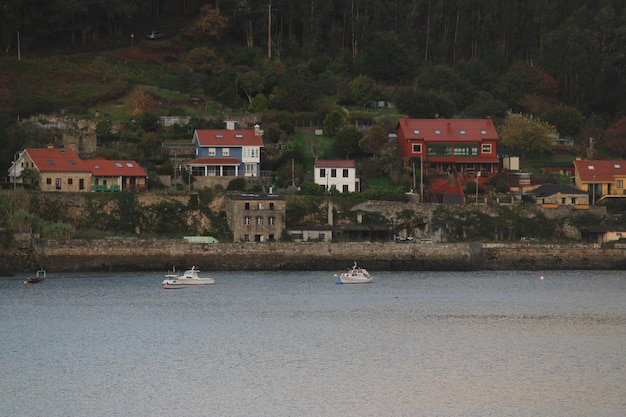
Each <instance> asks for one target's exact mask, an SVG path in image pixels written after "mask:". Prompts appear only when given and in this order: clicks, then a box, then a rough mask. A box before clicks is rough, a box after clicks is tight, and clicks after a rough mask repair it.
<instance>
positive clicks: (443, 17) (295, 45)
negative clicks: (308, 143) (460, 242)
mask: <svg viewBox="0 0 626 417" xmlns="http://www.w3.org/2000/svg"><path fill="white" fill-rule="evenodd" d="M207 3H208V4H207ZM0 28H1V32H0V40H1V41H2V52H3V55H4V57H3V58H2V60H1V61H0V109H1V110H0V113H1V114H0V116H1V117H2V120H3V125H4V126H7V125H9V124H11V123H12V122H14V121H15V119H16V116H21V117H24V116H26V115H28V114H32V113H37V112H53V111H59V110H60V109H61V108H65V109H67V108H74V109H75V108H83V109H85V108H88V107H91V106H93V105H94V104H97V103H102V102H105V101H111V100H115V99H118V98H119V97H122V96H124V95H128V94H129V93H130V92H131V91H132V87H133V86H134V85H137V84H156V85H159V86H160V87H163V88H173V89H175V90H177V91H181V92H184V93H190V94H194V95H199V96H202V97H203V98H205V99H207V100H210V101H212V102H214V103H220V105H222V106H225V107H226V108H228V109H232V110H235V111H248V110H251V111H255V112H268V111H286V112H291V113H304V112H312V113H314V114H316V117H317V118H318V119H322V120H323V119H324V117H325V116H326V115H327V114H328V113H330V112H331V111H332V109H333V107H334V106H335V105H342V106H352V107H354V108H359V107H360V108H364V107H367V106H369V105H370V104H371V103H372V102H373V101H374V100H381V101H383V100H386V101H391V102H393V103H395V104H396V106H397V109H398V111H399V113H401V114H407V115H409V116H412V117H435V116H436V115H439V116H442V117H486V116H492V117H494V118H496V119H498V118H500V119H501V118H503V117H505V115H506V113H507V112H508V111H510V110H512V111H513V112H521V113H526V114H529V115H533V116H536V117H540V118H541V119H542V120H544V121H546V122H548V123H550V124H551V125H553V126H554V127H555V128H556V130H557V131H558V133H559V134H560V135H561V136H570V137H574V138H576V139H577V140H578V141H579V143H581V144H583V145H585V144H586V143H588V140H589V138H590V137H594V138H595V140H596V144H595V145H596V147H597V148H598V149H603V148H604V149H606V150H609V151H610V152H611V153H612V154H613V155H619V156H620V157H623V156H624V155H625V153H626V146H625V145H624V142H625V140H624V139H625V138H626V123H625V122H624V120H621V119H622V117H623V116H624V115H625V114H626V111H625V109H626V77H624V68H625V57H626V29H625V28H626V7H625V5H624V2H623V1H614V0H600V1H597V2H589V1H583V0H550V1H547V0H511V1H507V2H501V1H497V2H496V1H490V0H471V1H470V0H457V1H454V2H451V1H443V0H267V1H264V2H259V1H252V0H221V1H212V2H205V1H200V0H184V1H183V0H137V1H134V2H126V1H111V0H58V1H53V2H41V1H35V0H5V1H4V2H3V7H2V8H1V9H0ZM148 30H159V31H161V32H163V33H164V35H165V36H164V38H163V39H159V40H155V41H151V42H150V43H149V44H148V42H147V41H146V40H145V39H144V38H145V34H146V32H147V31H148ZM131 33H132V34H133V35H134V37H133V38H130V34H131ZM76 52H83V53H84V52H90V53H91V55H88V56H89V58H77V57H76V55H75V53H76ZM69 53H74V54H73V55H67V54H69ZM94 53H95V54H96V56H98V54H100V57H99V58H94ZM55 55H56V56H61V55H64V57H63V58H58V59H57V60H56V61H50V59H51V58H50V57H51V56H55ZM18 59H19V61H18ZM38 64H39V65H42V66H45V68H41V67H39V68H38V67H37V65H38ZM132 64H141V67H136V68H135V69H134V70H133V71H130V70H129V69H128V65H132ZM150 65H152V66H153V67H154V68H157V69H153V70H147V69H146V68H147V67H148V66H150ZM138 68H140V69H138ZM158 70H161V71H162V72H160V73H157V71H158ZM29 71H33V73H31V77H32V78H30V79H28V78H25V77H26V75H25V74H29ZM37 71H39V72H40V73H39V74H38V73H37ZM43 71H45V72H43ZM163 71H165V72H163ZM33 74H36V75H33ZM37 74H38V75H37ZM77 83H78V84H83V85H85V86H87V85H89V88H87V87H85V88H83V89H82V90H81V91H80V92H77V91H75V88H76V87H75V86H76V85H77ZM54 85H57V86H59V85H60V87H58V88H57V89H52V86H54ZM35 87H36V88H37V89H39V90H43V91H39V90H36V91H35ZM46 89H50V92H49V93H48V94H46V93H45V90H46ZM281 129H285V126H284V125H283V126H281ZM287 130H289V129H287ZM9 136H10V135H8V134H7V133H6V132H4V131H3V132H0V139H1V138H3V137H9ZM17 146H18V144H17V143H14V144H13V146H12V147H17ZM12 151H15V149H12ZM5 152H6V150H5ZM4 155H6V153H5V154H4ZM9 155H10V153H9Z"/></svg>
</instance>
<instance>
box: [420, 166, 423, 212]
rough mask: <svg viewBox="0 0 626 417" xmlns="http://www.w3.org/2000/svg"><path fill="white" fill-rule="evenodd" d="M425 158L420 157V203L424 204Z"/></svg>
mask: <svg viewBox="0 0 626 417" xmlns="http://www.w3.org/2000/svg"><path fill="white" fill-rule="evenodd" d="M423 164H424V158H423V157H422V155H420V203H423V202H424V166H423Z"/></svg>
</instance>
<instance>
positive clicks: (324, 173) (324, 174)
mask: <svg viewBox="0 0 626 417" xmlns="http://www.w3.org/2000/svg"><path fill="white" fill-rule="evenodd" d="M320 178H326V168H320Z"/></svg>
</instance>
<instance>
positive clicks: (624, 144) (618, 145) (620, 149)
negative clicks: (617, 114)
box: [602, 116, 626, 158]
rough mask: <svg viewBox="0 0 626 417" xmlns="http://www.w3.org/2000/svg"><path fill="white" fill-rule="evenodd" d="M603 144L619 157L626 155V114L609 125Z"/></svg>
mask: <svg viewBox="0 0 626 417" xmlns="http://www.w3.org/2000/svg"><path fill="white" fill-rule="evenodd" d="M602 146H603V147H604V148H606V149H607V150H608V151H610V153H611V154H612V155H613V156H614V157H617V156H619V158H624V157H625V155H626V116H625V117H622V118H621V119H619V120H618V121H617V122H615V124H613V125H612V126H611V127H609V128H608V129H607V130H606V131H605V132H604V135H603V141H602Z"/></svg>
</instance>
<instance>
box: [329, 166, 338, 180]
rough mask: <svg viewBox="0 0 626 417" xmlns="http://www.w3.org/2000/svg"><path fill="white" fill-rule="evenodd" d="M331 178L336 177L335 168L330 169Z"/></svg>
mask: <svg viewBox="0 0 626 417" xmlns="http://www.w3.org/2000/svg"><path fill="white" fill-rule="evenodd" d="M330 176H331V178H337V170H336V169H335V168H333V169H331V170H330Z"/></svg>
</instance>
